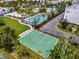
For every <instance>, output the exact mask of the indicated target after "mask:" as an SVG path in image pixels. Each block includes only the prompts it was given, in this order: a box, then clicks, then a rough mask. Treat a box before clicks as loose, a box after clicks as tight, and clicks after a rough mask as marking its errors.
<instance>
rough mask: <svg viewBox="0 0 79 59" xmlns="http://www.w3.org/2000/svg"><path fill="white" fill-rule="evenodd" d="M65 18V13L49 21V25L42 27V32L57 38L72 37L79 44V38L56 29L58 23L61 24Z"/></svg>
mask: <svg viewBox="0 0 79 59" xmlns="http://www.w3.org/2000/svg"><path fill="white" fill-rule="evenodd" d="M63 17H64V13H62V14H60V15H58V16H57V17H56V18H54V19H52V20H51V21H49V22H48V23H47V24H45V25H44V26H42V27H41V28H40V30H41V31H44V32H47V33H50V34H53V35H55V36H59V37H60V36H65V37H66V38H67V37H72V38H74V39H75V41H77V42H79V37H78V36H76V35H73V34H70V33H67V32H62V31H61V30H59V29H57V28H56V24H57V23H58V22H60V20H61V19H62V18H63Z"/></svg>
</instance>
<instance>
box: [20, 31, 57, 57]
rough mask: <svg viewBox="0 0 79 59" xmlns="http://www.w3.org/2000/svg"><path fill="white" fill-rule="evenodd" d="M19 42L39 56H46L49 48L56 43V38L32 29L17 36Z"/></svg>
mask: <svg viewBox="0 0 79 59" xmlns="http://www.w3.org/2000/svg"><path fill="white" fill-rule="evenodd" d="M19 42H20V43H22V44H23V45H25V46H27V47H28V48H30V49H31V50H33V51H34V52H36V53H37V54H39V55H40V56H42V57H44V58H47V57H48V56H49V54H50V50H52V49H53V48H54V46H55V45H56V44H57V42H58V39H57V38H55V37H52V36H50V35H47V34H45V33H42V32H40V31H37V30H33V31H32V32H30V33H29V34H27V35H25V36H24V37H21V38H19Z"/></svg>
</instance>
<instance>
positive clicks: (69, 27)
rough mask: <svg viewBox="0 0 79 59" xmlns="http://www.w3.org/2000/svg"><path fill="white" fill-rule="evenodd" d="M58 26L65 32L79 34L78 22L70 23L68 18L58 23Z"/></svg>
mask: <svg viewBox="0 0 79 59" xmlns="http://www.w3.org/2000/svg"><path fill="white" fill-rule="evenodd" d="M57 28H58V29H60V30H61V31H63V32H67V33H71V34H74V35H77V36H79V26H78V25H76V24H72V23H68V22H67V21H66V20H62V21H60V23H58V24H57Z"/></svg>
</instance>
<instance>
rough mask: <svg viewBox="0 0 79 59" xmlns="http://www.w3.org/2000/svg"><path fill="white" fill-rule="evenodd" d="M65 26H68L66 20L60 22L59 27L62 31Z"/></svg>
mask: <svg viewBox="0 0 79 59" xmlns="http://www.w3.org/2000/svg"><path fill="white" fill-rule="evenodd" d="M67 26H68V22H67V20H63V21H61V27H62V28H63V29H66V27H67Z"/></svg>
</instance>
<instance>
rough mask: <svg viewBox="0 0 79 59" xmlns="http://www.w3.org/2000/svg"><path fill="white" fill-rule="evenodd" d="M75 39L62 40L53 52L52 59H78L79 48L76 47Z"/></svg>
mask: <svg viewBox="0 0 79 59" xmlns="http://www.w3.org/2000/svg"><path fill="white" fill-rule="evenodd" d="M74 43H76V42H75V41H74V40H73V39H70V38H67V39H60V41H59V43H58V45H57V46H56V47H55V49H54V50H53V51H51V55H50V56H51V57H52V59H77V58H79V54H78V53H79V47H78V45H79V44H78V43H76V44H77V46H76V45H74Z"/></svg>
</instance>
